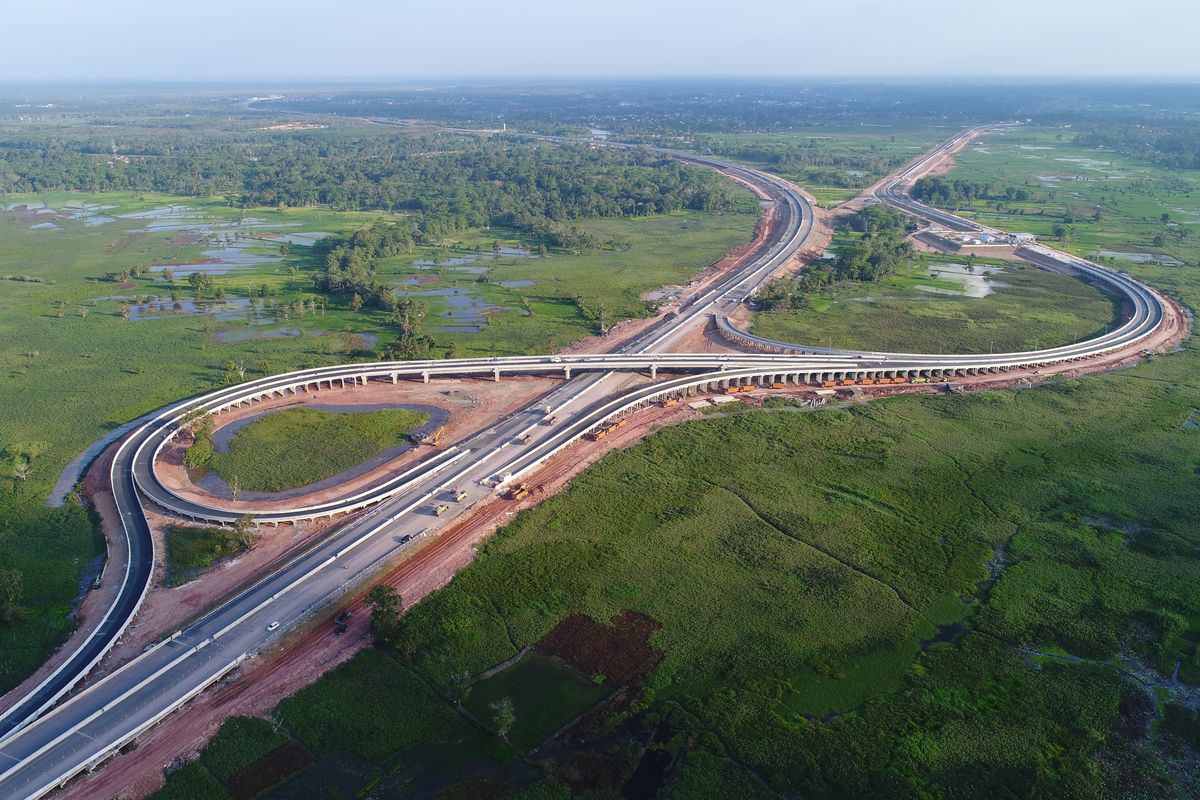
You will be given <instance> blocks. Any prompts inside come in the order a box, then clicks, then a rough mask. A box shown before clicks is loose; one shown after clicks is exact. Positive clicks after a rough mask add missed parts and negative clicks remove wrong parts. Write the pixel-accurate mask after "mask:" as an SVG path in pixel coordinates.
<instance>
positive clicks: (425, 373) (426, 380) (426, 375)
mask: <svg viewBox="0 0 1200 800" xmlns="http://www.w3.org/2000/svg"><path fill="white" fill-rule="evenodd" d="M421 383H429V370H423V371H422V372H421Z"/></svg>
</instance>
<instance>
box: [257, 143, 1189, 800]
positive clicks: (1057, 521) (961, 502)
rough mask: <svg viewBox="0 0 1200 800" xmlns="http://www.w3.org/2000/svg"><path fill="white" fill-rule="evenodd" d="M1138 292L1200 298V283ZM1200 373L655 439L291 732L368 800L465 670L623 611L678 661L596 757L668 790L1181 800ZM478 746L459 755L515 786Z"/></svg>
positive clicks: (1152, 277) (615, 463) (526, 518)
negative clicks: (662, 773) (668, 774)
mask: <svg viewBox="0 0 1200 800" xmlns="http://www.w3.org/2000/svg"><path fill="white" fill-rule="evenodd" d="M1035 152H1036V151H1035ZM969 155H970V156H971V157H974V154H969ZM986 155H987V154H981V156H980V157H983V156H986ZM1144 169H1149V168H1144ZM1164 177H1165V176H1164ZM1088 225H1089V226H1090V225H1091V223H1089V224H1088ZM1095 225H1096V227H1097V228H1103V222H1101V223H1096V224H1095ZM1027 227H1028V226H1022V228H1021V229H1025V228H1027ZM1085 227H1086V226H1084V225H1083V224H1082V223H1081V224H1079V225H1078V226H1077V233H1076V237H1077V241H1078V240H1079V239H1082V238H1083V237H1085V236H1087V235H1091V234H1089V233H1087V231H1086V230H1085ZM1096 235H1099V234H1096ZM1082 246H1084V247H1086V246H1087V245H1086V244H1084V245H1082ZM1126 246H1129V247H1133V246H1136V241H1132V240H1126ZM1173 254H1174V255H1176V256H1177V257H1178V258H1179V259H1180V260H1185V259H1186V258H1187V253H1186V251H1184V250H1177V251H1173ZM1189 263H1190V262H1189ZM1129 269H1130V271H1131V272H1132V273H1133V274H1134V275H1136V276H1137V277H1139V278H1142V279H1144V280H1146V281H1147V282H1149V283H1152V284H1154V285H1158V286H1162V287H1164V288H1166V289H1168V290H1170V291H1173V292H1175V293H1177V294H1178V295H1179V296H1180V297H1181V298H1182V299H1183V300H1184V301H1185V302H1186V303H1188V304H1190V305H1191V306H1193V307H1194V306H1195V305H1196V304H1197V303H1198V302H1200V275H1197V273H1196V269H1195V267H1192V266H1185V267H1168V266H1160V265H1139V264H1131V265H1130V267H1129ZM906 277H907V276H906ZM1046 277H1047V276H1044V275H1042V274H1041V273H1034V272H1032V271H1029V272H1028V273H1026V272H1020V273H1009V274H1006V275H1004V276H1003V278H1004V282H1011V283H1014V289H1015V288H1020V289H1021V290H1022V291H1026V292H1028V293H1029V296H1028V297H1025V298H1023V299H1020V300H1018V299H1016V297H1015V296H1014V297H1011V298H1008V300H1006V301H1005V302H1006V304H1007V309H1008V313H1010V314H1016V312H1017V311H1018V310H1019V307H1020V306H1024V307H1025V308H1030V307H1034V308H1039V304H1040V313H1041V314H1043V315H1045V314H1048V313H1050V312H1051V311H1053V312H1055V313H1059V314H1061V313H1063V312H1064V310H1065V311H1069V312H1071V314H1072V315H1075V314H1078V316H1077V317H1076V319H1077V320H1079V324H1087V322H1088V321H1089V319H1091V321H1092V324H1095V323H1096V322H1098V321H1099V320H1100V319H1101V318H1102V316H1103V314H1104V313H1109V314H1111V306H1110V305H1108V304H1107V301H1106V300H1104V299H1103V298H1102V297H1098V296H1095V295H1092V296H1090V297H1089V295H1088V292H1089V291H1090V290H1088V289H1087V288H1086V287H1082V285H1079V284H1074V286H1075V287H1076V288H1077V290H1078V291H1079V292H1081V294H1078V295H1076V296H1075V297H1076V299H1075V300H1074V301H1073V302H1072V303H1071V304H1070V305H1071V307H1070V308H1065V309H1064V304H1061V303H1060V304H1058V305H1057V306H1056V305H1055V301H1054V299H1053V297H1052V291H1053V286H1051V285H1050V284H1048V283H1045V282H1043V279H1044V278H1046ZM1050 277H1053V276H1050ZM1026 278H1028V279H1029V280H1028V282H1025V281H1024V280H1023V279H1026ZM905 288H911V286H907V287H906V285H905V284H904V283H903V282H901V283H899V284H897V285H895V286H892V287H890V288H889V291H892V290H900V289H905ZM1058 290H1059V291H1066V290H1067V287H1066V286H1060V287H1059V289H1058ZM1014 295H1015V293H1014ZM1039 296H1040V297H1039ZM1002 297H1003V295H1002V294H1001V293H997V294H995V295H991V296H989V297H988V298H983V299H976V298H971V299H963V300H962V301H961V302H962V303H963V304H966V303H984V302H986V301H990V300H992V299H993V298H995V299H996V301H997V302H1000V300H1001V298H1002ZM939 302H940V301H939ZM847 305H848V303H847ZM836 308H837V306H836V304H835V305H831V306H830V309H836ZM826 313H830V312H829V311H828V310H827V311H826ZM997 313H998V312H997ZM1088 314H1092V315H1093V316H1092V317H1090V318H1089V317H1088ZM1016 319H1019V317H1016ZM1051 319H1052V320H1053V321H1054V322H1055V324H1056V325H1061V324H1062V319H1061V318H1059V317H1055V316H1053V315H1052V316H1051ZM1072 324H1075V323H1072ZM1057 330H1060V331H1061V330H1063V328H1061V327H1060V328H1057ZM1017 335H1019V334H1017ZM860 341H866V340H860ZM976 341H980V340H979V339H977V340H976ZM1198 374H1200V351H1198V350H1197V347H1196V345H1195V343H1194V342H1190V343H1189V344H1188V345H1187V347H1186V348H1185V349H1184V350H1183V351H1182V352H1179V353H1175V354H1172V355H1168V356H1160V357H1157V358H1155V359H1154V360H1153V361H1152V362H1150V363H1148V364H1144V365H1141V366H1138V367H1136V368H1133V369H1129V370H1123V371H1121V372H1117V373H1113V374H1109V375H1105V376H1097V377H1092V378H1087V379H1085V380H1065V379H1064V380H1058V381H1055V382H1053V383H1051V384H1049V385H1045V386H1042V387H1039V388H1036V389H1031V390H1026V391H1021V392H997V393H981V394H977V395H970V396H941V397H902V398H893V399H889V400H886V401H877V402H874V403H872V404H869V405H864V406H856V407H852V408H831V409H825V410H821V411H817V412H814V413H808V414H772V413H757V412H755V411H753V410H751V409H745V410H743V411H741V412H740V413H732V414H731V415H730V416H727V417H723V418H712V419H706V420H703V421H700V422H695V423H689V424H687V425H685V426H680V427H677V428H671V429H667V430H663V431H660V432H658V433H656V434H653V435H652V436H651V437H650V438H649V439H648V440H647V441H646V442H645V443H643V444H641V445H639V446H638V447H635V448H632V449H629V450H625V451H622V452H619V453H615V454H612V455H610V456H608V457H606V458H605V459H603V460H602V461H601V462H600V463H598V464H596V465H595V466H593V467H592V468H590V469H589V470H588V471H586V472H585V473H584V474H582V475H581V476H579V477H578V478H576V479H575V480H574V481H573V482H572V484H571V486H570V488H569V489H568V490H567V491H566V492H565V493H563V494H562V495H560V496H558V497H555V498H552V499H550V500H548V501H546V502H544V503H542V504H541V505H539V506H538V507H536V508H534V509H532V510H530V511H527V512H523V513H522V514H520V515H519V516H518V517H517V519H516V520H515V521H514V522H513V523H511V524H510V525H508V526H507V527H506V528H504V529H503V530H502V531H501V532H500V533H498V534H497V535H496V536H495V537H494V538H493V539H491V540H490V541H489V542H488V543H487V544H486V546H485V547H484V548H483V551H482V553H481V554H480V555H479V557H477V558H476V560H475V561H474V562H473V563H472V564H471V566H470V567H468V568H467V569H466V570H464V571H463V572H462V573H460V575H459V576H458V577H457V578H456V579H455V580H454V581H453V582H452V583H451V585H450V586H448V587H447V588H446V589H444V590H442V591H440V592H438V593H436V594H434V595H432V596H430V597H429V598H427V599H426V600H425V601H424V602H422V603H421V604H420V605H418V606H417V607H416V608H415V609H414V610H413V611H412V612H411V613H410V614H409V615H407V617H406V618H405V619H406V624H405V631H406V633H405V636H404V637H403V638H404V640H405V642H406V650H408V651H410V652H412V653H413V656H412V658H411V661H410V662H406V661H404V660H403V659H401V658H399V657H398V656H394V655H392V654H390V653H382V652H378V651H372V652H370V653H368V654H364V655H363V656H361V657H359V658H357V659H355V660H354V661H352V662H350V664H348V665H346V666H345V667H343V668H341V669H339V670H337V671H335V672H333V673H331V674H330V675H327V676H326V677H325V678H323V679H322V681H320V682H318V683H317V684H315V685H314V686H312V687H310V688H309V689H306V690H305V691H304V692H302V693H300V694H299V695H297V696H296V697H295V698H293V699H292V700H289V701H287V702H285V703H284V704H283V705H281V706H280V708H279V709H278V712H277V714H278V717H279V719H280V720H281V721H282V722H283V723H284V724H285V725H289V721H294V723H291V724H290V727H291V730H292V731H293V733H294V735H296V736H298V738H299V739H300V740H301V741H303V742H304V743H305V744H307V745H309V746H311V747H313V748H314V749H315V750H316V751H317V752H319V753H326V754H332V753H333V752H334V751H336V750H338V749H339V748H340V749H341V750H345V751H349V752H350V753H351V754H355V755H356V756H358V757H362V758H367V759H369V760H373V761H372V763H373V764H375V767H374V769H375V771H374V772H372V771H371V770H370V769H367V768H365V767H364V768H362V769H360V770H359V771H358V772H357V773H356V774H357V775H358V776H359V778H360V780H361V782H360V783H358V784H350V783H345V784H340V786H342V788H343V789H345V791H346V792H347V793H353V792H354V791H357V790H360V789H363V788H364V787H367V786H375V785H377V784H376V783H375V781H378V780H379V776H381V775H387V774H389V772H388V771H389V770H390V769H392V768H394V767H393V765H394V764H395V763H397V762H393V761H389V759H391V758H394V757H395V752H396V751H395V750H394V749H388V748H382V749H380V748H379V745H378V743H379V742H381V741H395V742H399V743H401V746H407V744H408V743H411V742H413V741H418V740H420V739H421V738H422V737H424V738H425V739H427V740H435V741H443V740H444V738H445V734H444V733H443V731H444V727H443V726H444V725H446V724H448V723H447V718H446V717H445V716H444V713H443V710H437V711H434V712H432V713H428V716H429V718H430V719H431V720H433V722H432V723H431V724H430V728H429V729H428V731H426V732H424V733H422V732H421V731H420V730H419V728H420V726H421V725H422V722H421V718H422V716H423V715H426V713H427V712H426V711H425V710H424V709H425V708H426V706H425V704H426V703H428V702H431V700H430V698H441V701H442V702H444V703H446V705H445V706H444V708H450V707H451V706H450V705H449V703H448V702H447V701H445V699H444V698H445V696H447V695H449V694H452V693H453V692H454V691H455V686H456V685H458V684H457V681H458V680H459V678H457V677H456V676H463V675H474V674H479V673H480V672H481V671H483V670H485V669H487V668H489V667H490V666H492V665H495V664H498V663H501V662H503V661H504V660H506V659H508V658H511V657H512V656H513V655H514V654H515V653H516V652H517V651H518V650H519V649H520V648H521V647H523V646H526V645H528V644H530V643H532V642H535V641H537V640H538V639H539V638H541V637H542V636H544V635H545V634H546V633H547V631H549V630H550V629H551V628H552V627H553V626H554V625H555V624H556V623H557V622H558V621H559V620H561V619H563V618H564V617H566V616H568V615H570V614H573V613H580V612H581V613H585V614H588V615H590V616H592V617H593V618H595V619H597V620H599V621H607V620H609V619H611V618H612V617H613V615H614V614H616V613H618V612H620V611H622V610H624V609H631V610H634V611H637V612H640V613H642V614H645V615H648V616H649V617H652V618H653V619H655V620H657V621H658V622H659V623H661V625H662V627H661V629H660V630H658V631H657V633H655V634H654V636H653V638H652V640H651V643H652V644H653V645H654V646H655V647H658V648H660V649H661V650H662V651H663V655H664V658H663V661H662V663H661V666H659V668H658V669H657V670H656V671H655V672H654V673H652V674H651V675H650V677H649V678H648V679H647V681H646V682H645V683H644V684H643V685H642V686H641V687H640V691H639V694H638V698H637V701H636V703H635V704H634V705H633V706H632V707H631V708H629V709H628V710H627V711H626V712H625V713H624V714H622V715H619V716H618V717H616V718H614V719H611V720H610V721H609V724H608V727H602V728H601V729H600V730H599V731H595V732H593V733H591V734H589V735H590V736H591V739H590V740H588V741H591V742H592V749H591V750H589V751H588V757H589V758H591V759H594V760H596V761H599V762H601V763H603V764H617V765H624V767H627V768H628V767H631V765H630V763H629V756H628V748H629V742H630V741H631V738H630V737H635V738H636V737H639V736H645V732H646V731H647V730H648V731H650V733H651V734H653V741H654V742H655V743H656V744H655V745H654V748H655V749H657V750H659V751H662V752H664V753H667V754H668V756H669V759H676V760H677V763H678V768H677V769H676V771H675V772H674V773H673V778H672V779H671V781H672V782H671V783H669V784H668V785H664V786H663V794H662V795H660V796H673V797H680V798H685V797H687V798H690V797H706V796H713V794H714V793H716V794H718V795H722V794H723V795H725V796H747V797H754V796H764V797H765V796H772V797H777V796H804V797H819V798H833V797H867V796H870V797H896V798H900V797H905V798H907V797H1030V796H1035V797H1036V796H1040V797H1050V796H1071V797H1179V798H1182V797H1190V796H1195V795H1196V794H1197V792H1198V791H1200V785H1198V781H1197V778H1196V774H1195V770H1194V760H1193V759H1194V755H1192V754H1191V751H1189V750H1188V749H1187V747H1188V746H1189V745H1188V744H1187V742H1188V741H1189V740H1190V737H1191V736H1192V733H1191V731H1192V728H1193V725H1194V723H1193V722H1192V720H1193V717H1192V716H1191V714H1190V712H1189V711H1187V707H1189V706H1190V705H1194V703H1195V702H1196V700H1197V699H1198V695H1197V688H1196V687H1197V686H1198V685H1200V647H1198V644H1200V600H1197V597H1196V593H1195V591H1194V587H1195V585H1196V583H1197V581H1198V580H1200V560H1198V555H1197V554H1198V553H1200V506H1197V504H1196V503H1195V502H1193V500H1192V498H1193V497H1194V494H1195V482H1196V475H1197V470H1198V469H1200V458H1198V456H1197V453H1200V438H1198V437H1200V429H1197V428H1196V427H1195V425H1194V420H1195V418H1196V415H1197V412H1196V409H1197V408H1200V381H1198V380H1197V377H1196V376H1197V375H1198ZM1189 422H1191V424H1189ZM1172 676H1176V677H1177V679H1178V681H1174V680H1172ZM392 681H395V682H397V686H402V687H403V689H402V691H406V692H409V693H411V697H412V698H413V699H412V710H411V712H410V713H407V714H405V715H404V718H403V719H395V718H393V717H392V716H391V715H390V714H389V713H388V709H390V706H389V705H387V703H386V701H381V703H379V704H374V703H373V704H370V706H369V708H371V713H370V714H362V713H360V712H359V711H358V709H355V710H354V711H351V710H350V709H351V708H352V706H353V703H351V702H347V701H346V698H347V697H353V696H356V695H355V694H354V687H355V686H358V687H359V689H360V692H361V691H363V687H371V691H372V692H379V693H380V694H381V695H382V696H383V697H387V696H389V695H390V694H392V693H393V690H392V687H391V683H390V682H392ZM357 696H361V694H360V695H357ZM377 706H378V710H377ZM439 708H442V707H439ZM393 729H394V732H392V731H393ZM622 737H624V738H622ZM451 738H453V737H451ZM639 740H640V741H646V739H645V738H642V739H639ZM487 741H488V740H487V738H486V737H485V738H483V739H476V740H474V741H473V742H472V743H470V744H468V745H464V748H465V749H464V750H463V751H460V756H459V757H458V758H456V759H453V760H452V761H453V763H454V764H462V763H464V762H465V763H474V764H480V765H485V766H486V767H487V768H489V769H493V770H495V769H501V768H504V769H513V767H512V765H511V762H510V763H508V765H507V766H506V762H505V761H504V760H503V759H501V758H498V757H497V756H496V754H495V751H494V750H493V751H488V750H487V749H486V742H487ZM333 742H336V743H337V744H336V745H334V744H333ZM579 746H581V745H578V744H577V745H576V747H579ZM489 752H490V754H489ZM623 754H624V755H623ZM622 759H624V760H622ZM581 763H582V762H581V761H577V760H570V759H566V760H562V761H558V760H554V759H550V760H547V761H544V762H543V765H544V770H545V771H544V772H538V773H536V774H534V775H532V776H530V775H529V773H528V772H525V773H520V776H518V773H516V772H513V773H510V775H511V776H513V777H512V780H513V782H514V784H518V785H524V782H523V780H528V781H530V782H531V784H532V785H534V786H536V787H538V788H537V791H539V792H541V791H545V792H547V793H548V796H555V795H554V794H553V792H554V791H556V790H555V789H554V788H552V786H551V785H550V784H548V783H547V781H553V780H554V778H553V777H549V778H548V777H545V775H546V774H547V773H548V774H549V775H550V776H555V775H557V776H559V777H565V776H567V775H570V774H574V773H572V770H574V769H576V768H578V767H579V766H580V764H581ZM316 769H318V768H317V767H314V770H316ZM455 769H456V768H450V769H444V771H443V772H442V783H441V784H440V785H442V786H445V785H447V784H453V783H454V782H455V781H456V780H457V777H455V776H456V774H460V773H456V772H455ZM617 772H619V773H620V774H622V775H627V774H628V772H620V771H619V769H618V770H617ZM340 774H345V773H340ZM304 775H305V774H302V775H301V777H300V778H298V779H297V780H296V781H295V782H294V783H301V782H303V781H304ZM426 778H427V779H429V780H433V776H432V775H429V774H428V773H427V774H426ZM313 780H316V777H315V776H314V777H313ZM622 780H623V778H618V779H615V781H616V782H615V783H611V784H608V785H606V790H608V791H611V792H612V793H614V794H617V793H619V792H620V790H621V781H622ZM426 786H428V784H426Z"/></svg>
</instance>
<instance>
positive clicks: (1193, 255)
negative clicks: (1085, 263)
mask: <svg viewBox="0 0 1200 800" xmlns="http://www.w3.org/2000/svg"><path fill="white" fill-rule="evenodd" d="M1074 135H1075V134H1074V133H1073V132H1072V131H1071V130H1069V129H1066V128H1032V127H1031V128H1025V127H1022V128H1017V129H1015V130H1011V131H1006V132H1004V133H993V134H989V135H987V136H985V137H983V138H982V139H979V140H978V142H977V144H976V145H974V146H972V147H970V148H968V149H966V150H965V151H964V152H962V153H960V154H959V155H958V157H957V166H956V167H955V169H954V172H953V175H952V177H953V178H955V179H963V180H970V181H978V182H990V183H992V184H994V185H995V186H996V187H998V188H1003V187H1005V186H1015V187H1018V188H1023V189H1026V190H1027V191H1028V192H1029V193H1030V199H1029V201H1028V202H1024V203H1018V202H1004V203H1002V204H1001V206H1002V207H1001V208H1000V209H997V208H996V207H995V203H993V202H990V201H977V202H976V203H975V204H974V206H973V207H971V208H967V209H961V210H962V211H963V212H964V216H968V217H973V218H975V219H978V220H979V221H980V222H984V223H987V224H989V225H995V226H997V227H1000V228H1002V229H1005V230H1011V231H1029V232H1031V233H1036V234H1038V236H1039V237H1042V238H1045V239H1048V240H1051V241H1054V243H1055V244H1056V245H1059V246H1063V247H1065V248H1066V249H1068V250H1070V251H1072V252H1075V253H1079V254H1081V255H1088V256H1091V254H1093V253H1096V252H1098V251H1101V250H1107V251H1111V252H1125V253H1145V254H1148V255H1151V256H1158V257H1162V256H1166V257H1168V258H1171V259H1175V260H1178V261H1182V262H1184V263H1185V264H1192V265H1195V264H1200V235H1197V233H1196V231H1197V226H1198V225H1200V173H1197V172H1194V171H1188V170H1171V169H1166V168H1164V167H1159V166H1157V165H1154V164H1150V163H1146V162H1141V161H1136V160H1134V159H1130V158H1126V157H1124V156H1121V155H1118V154H1116V153H1113V152H1110V151H1107V150H1099V149H1094V148H1089V147H1083V146H1080V145H1077V144H1075V143H1074V142H1073V139H1074ZM1096 212H1099V214H1100V219H1099V220H1098V221H1094V220H1093V215H1094V214H1095V213H1096ZM1163 214H1167V215H1168V217H1169V221H1168V222H1167V223H1163V221H1162V215H1163ZM1056 224H1064V226H1065V227H1066V228H1067V229H1068V231H1067V234H1068V235H1067V237H1066V239H1065V240H1064V241H1061V242H1059V241H1056V240H1055V237H1054V235H1053V228H1054V226H1055V225H1056ZM1159 234H1162V235H1163V239H1164V244H1162V245H1161V246H1160V245H1156V244H1154V238H1155V237H1156V236H1157V235H1159ZM1100 260H1101V261H1102V263H1106V264H1110V265H1112V266H1116V267H1120V268H1125V267H1127V266H1129V265H1130V264H1131V263H1132V262H1129V261H1123V260H1121V259H1119V258H1113V257H1100Z"/></svg>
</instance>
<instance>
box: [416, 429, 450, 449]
mask: <svg viewBox="0 0 1200 800" xmlns="http://www.w3.org/2000/svg"><path fill="white" fill-rule="evenodd" d="M445 432H446V426H445V425H439V426H438V427H436V428H434V429H433V430H431V431H428V432H426V433H423V434H421V435H420V436H419V437H417V441H416V444H417V445H423V444H427V445H429V446H430V447H437V446H438V445H440V444H441V443H442V434H443V433H445Z"/></svg>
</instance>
